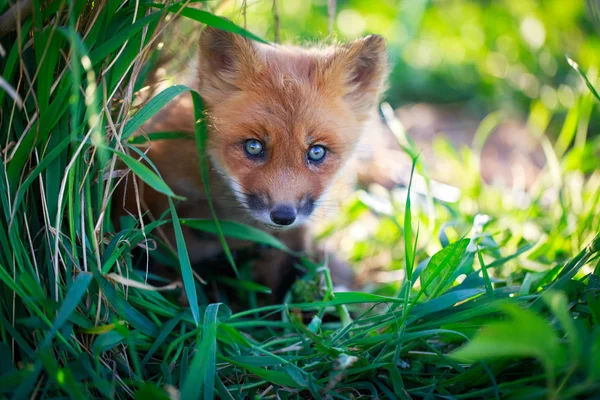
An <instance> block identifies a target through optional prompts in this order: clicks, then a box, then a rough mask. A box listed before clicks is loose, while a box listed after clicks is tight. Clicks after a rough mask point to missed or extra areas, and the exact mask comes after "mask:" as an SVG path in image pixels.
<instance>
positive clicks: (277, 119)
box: [122, 28, 387, 293]
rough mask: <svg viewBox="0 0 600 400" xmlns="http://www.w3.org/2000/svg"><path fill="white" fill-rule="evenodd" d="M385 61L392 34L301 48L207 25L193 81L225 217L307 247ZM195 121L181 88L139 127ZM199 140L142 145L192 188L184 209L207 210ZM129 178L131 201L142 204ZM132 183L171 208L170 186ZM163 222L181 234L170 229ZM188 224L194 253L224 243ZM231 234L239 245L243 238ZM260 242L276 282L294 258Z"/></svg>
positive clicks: (129, 207) (148, 202) (261, 272)
mask: <svg viewBox="0 0 600 400" xmlns="http://www.w3.org/2000/svg"><path fill="white" fill-rule="evenodd" d="M386 72H387V57H386V51H385V43H384V40H383V38H382V37H380V36H377V35H370V36H367V37H365V38H362V39H358V40H356V41H354V42H351V43H349V44H345V45H337V46H332V47H314V48H302V47H290V46H279V45H265V44H260V43H257V42H254V41H251V40H249V39H246V38H244V37H242V36H239V35H236V34H233V33H229V32H225V31H222V30H218V29H215V28H207V29H206V30H205V31H204V32H203V33H202V35H201V39H200V58H199V64H198V79H197V86H196V87H195V89H197V90H198V92H199V93H200V95H201V96H202V98H203V100H204V102H205V106H206V112H207V117H208V143H207V151H208V155H209V160H210V186H211V191H212V197H213V202H214V205H215V209H216V213H217V215H218V217H219V218H220V219H224V220H234V221H238V222H242V223H246V224H250V225H254V226H256V227H259V228H260V229H263V230H265V231H268V232H269V233H271V234H273V235H274V236H276V237H278V238H279V239H280V240H281V241H283V242H284V243H285V244H286V245H287V246H288V247H290V248H292V249H294V250H297V251H307V252H309V253H310V251H311V249H312V247H311V241H310V237H309V234H308V229H307V228H308V227H309V225H310V224H311V218H314V217H315V210H317V209H318V208H319V206H320V205H321V204H322V202H323V201H324V198H325V196H326V194H327V192H328V189H329V188H331V187H332V184H333V183H334V181H335V180H336V177H337V176H338V175H340V171H341V170H342V167H343V166H344V165H345V164H346V163H347V162H348V161H349V159H350V157H351V155H352V153H353V151H354V149H355V147H356V145H357V142H358V140H359V138H360V136H361V133H362V131H363V128H364V125H365V122H366V121H367V119H368V117H369V115H370V114H371V113H372V111H373V109H374V108H375V106H376V105H377V103H378V101H379V97H380V95H381V93H382V91H383V86H384V81H385V77H386ZM193 126H194V116H193V110H192V106H191V101H190V98H189V97H184V98H182V99H180V100H179V101H174V102H171V103H170V104H169V105H168V106H167V107H165V108H164V109H163V110H161V112H160V113H158V114H157V116H155V117H154V118H153V119H152V120H151V121H150V122H149V123H148V124H146V125H145V126H143V127H142V128H141V131H142V132H145V133H150V132H156V131H183V132H190V133H192V132H193ZM193 140H194V139H182V140H179V139H178V140H162V141H153V142H151V144H150V146H149V149H147V155H148V157H149V159H150V160H151V161H152V163H153V164H154V165H155V166H156V167H157V168H158V170H159V172H160V174H161V176H162V178H163V179H164V180H165V182H166V183H167V184H168V185H169V186H170V187H171V189H173V191H174V192H175V193H177V194H178V195H182V196H185V197H186V201H183V202H180V203H179V204H178V206H177V213H178V216H179V218H211V214H210V211H209V208H208V203H207V200H206V196H205V193H204V188H203V185H202V180H201V177H200V174H199V170H198V163H197V157H196V146H195V143H194V142H193ZM131 181H132V179H131V178H129V182H128V184H127V189H126V191H125V209H126V210H125V211H126V212H128V213H130V214H133V215H138V212H137V201H136V194H135V192H136V190H134V187H133V185H132V182H131ZM137 186H138V188H137V189H138V193H139V195H140V198H141V200H142V201H141V204H142V207H143V208H144V210H147V211H149V212H150V213H151V215H153V216H154V217H158V216H160V215H161V214H162V213H163V212H164V211H165V210H167V209H168V207H169V205H168V204H169V203H168V200H167V198H166V197H165V196H163V195H161V194H159V193H157V192H155V191H154V190H152V189H151V188H149V187H147V186H145V187H143V185H142V183H141V181H139V180H138V181H137ZM144 210H143V211H144ZM122 211H123V210H122ZM163 230H164V234H165V235H164V237H165V238H166V239H168V240H169V241H170V242H171V243H172V244H174V243H175V239H174V235H173V230H172V228H164V229H163ZM183 230H184V236H185V240H186V244H187V247H188V252H189V256H190V259H191V261H192V263H198V262H200V261H202V260H203V259H207V258H210V257H213V256H215V255H217V254H221V252H222V248H221V245H220V244H219V241H218V240H217V239H216V237H202V236H201V235H198V234H197V232H196V233H195V232H193V231H192V230H191V229H188V228H186V227H185V226H183ZM228 243H229V245H230V246H231V247H232V248H233V249H236V248H241V247H242V246H247V245H248V243H244V242H240V241H234V240H228ZM261 251H262V254H261V255H262V257H261V259H260V261H258V265H257V264H255V265H254V273H255V279H256V280H257V281H259V282H261V283H263V284H265V285H267V286H269V287H270V288H271V289H273V290H274V291H275V292H279V293H281V285H282V284H283V281H284V280H286V279H288V278H289V271H290V269H292V267H291V265H292V264H291V260H290V259H289V258H287V257H286V256H285V255H284V254H283V253H281V252H278V251H275V250H261ZM286 274H287V278H286ZM200 275H202V272H201V271H200ZM289 283H291V282H289Z"/></svg>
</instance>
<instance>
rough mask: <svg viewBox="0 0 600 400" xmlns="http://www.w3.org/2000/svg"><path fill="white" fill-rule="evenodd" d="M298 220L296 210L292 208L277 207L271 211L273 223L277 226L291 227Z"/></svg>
mask: <svg viewBox="0 0 600 400" xmlns="http://www.w3.org/2000/svg"><path fill="white" fill-rule="evenodd" d="M295 220H296V210H294V208H293V207H290V206H275V208H273V210H271V221H273V222H275V223H276V224H277V225H290V224H291V223H293V222H294V221H295Z"/></svg>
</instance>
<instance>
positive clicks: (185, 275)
mask: <svg viewBox="0 0 600 400" xmlns="http://www.w3.org/2000/svg"><path fill="white" fill-rule="evenodd" d="M169 207H171V218H172V219H173V230H174V232H175V239H176V241H177V253H178V256H179V265H180V267H181V279H183V287H184V288H185V294H186V295H187V298H188V303H189V304H190V308H191V310H192V316H193V317H194V322H196V326H198V323H199V322H200V311H199V310H198V296H197V295H196V284H195V282H194V274H193V273H192V265H191V264H190V257H189V255H188V251H187V246H186V244H185V239H184V238H183V232H182V231H181V224H180V223H179V218H178V217H177V213H176V211H175V206H174V205H173V201H172V200H171V199H169Z"/></svg>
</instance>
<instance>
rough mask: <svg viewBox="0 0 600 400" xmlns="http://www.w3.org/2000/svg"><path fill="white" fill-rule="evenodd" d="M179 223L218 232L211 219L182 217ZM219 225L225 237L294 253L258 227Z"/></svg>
mask: <svg viewBox="0 0 600 400" xmlns="http://www.w3.org/2000/svg"><path fill="white" fill-rule="evenodd" d="M181 224H182V225H185V226H188V227H190V228H193V229H198V230H201V231H203V232H210V233H215V234H216V233H219V230H218V228H217V224H216V223H215V221H214V220H211V219H182V220H181ZM219 225H220V226H221V233H222V234H223V235H225V236H227V237H232V238H236V239H240V240H248V241H251V242H254V243H262V244H266V245H268V246H271V247H273V248H275V249H278V250H282V251H285V252H287V253H289V254H296V252H294V251H292V250H291V249H290V248H289V247H287V246H286V245H285V244H283V243H282V242H281V241H280V240H279V239H277V238H275V237H274V236H272V235H269V234H268V233H267V232H265V231H263V230H260V229H258V228H254V227H252V226H248V225H244V224H240V223H237V222H234V221H219Z"/></svg>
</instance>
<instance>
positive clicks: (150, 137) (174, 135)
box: [128, 132, 194, 144]
mask: <svg viewBox="0 0 600 400" xmlns="http://www.w3.org/2000/svg"><path fill="white" fill-rule="evenodd" d="M193 138H194V137H193V136H192V135H190V134H189V133H186V132H151V133H148V134H147V135H145V136H142V135H138V136H132V137H130V138H129V140H128V141H129V143H130V144H143V143H148V142H153V141H155V140H177V139H193Z"/></svg>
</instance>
